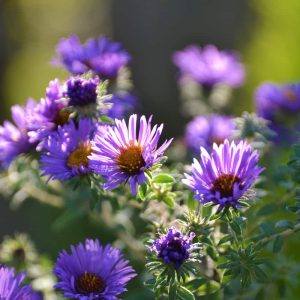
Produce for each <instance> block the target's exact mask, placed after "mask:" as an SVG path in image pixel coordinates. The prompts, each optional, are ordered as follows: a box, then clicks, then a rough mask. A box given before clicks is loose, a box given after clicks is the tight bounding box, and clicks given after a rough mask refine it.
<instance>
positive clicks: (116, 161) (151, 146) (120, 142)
mask: <svg viewBox="0 0 300 300" xmlns="http://www.w3.org/2000/svg"><path fill="white" fill-rule="evenodd" d="M151 120H152V118H151V117H150V118H149V120H148V122H147V120H146V118H145V116H142V117H141V118H140V126H139V131H138V136H137V124H136V123H137V115H131V116H130V118H129V122H128V126H127V125H126V123H125V120H124V119H123V120H118V119H116V120H115V123H116V124H115V126H113V127H110V128H108V131H107V134H106V135H105V136H103V135H100V134H96V136H95V139H94V142H93V146H92V154H91V156H90V157H89V159H90V168H91V169H92V170H93V171H94V172H95V173H97V174H100V175H103V176H104V177H105V180H106V183H105V184H104V185H103V186H102V187H103V188H106V189H112V188H114V187H116V186H118V185H119V184H120V183H121V182H123V181H127V180H129V182H130V185H131V189H132V193H133V194H134V195H135V194H136V189H137V184H140V185H141V184H142V183H143V182H146V180H147V178H146V175H145V173H146V171H147V170H149V169H150V168H151V167H153V165H154V164H156V163H158V162H159V161H160V160H161V158H162V155H163V153H164V151H165V150H166V149H167V148H168V146H169V145H170V143H171V141H172V140H169V141H165V142H164V143H163V144H162V146H160V147H159V148H157V145H158V140H159V138H160V136H161V132H162V129H163V124H161V125H160V126H159V127H158V128H157V125H155V126H154V127H153V128H151Z"/></svg>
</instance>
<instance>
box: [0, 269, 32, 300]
mask: <svg viewBox="0 0 300 300" xmlns="http://www.w3.org/2000/svg"><path fill="white" fill-rule="evenodd" d="M24 278H25V273H20V274H18V275H15V271H14V269H13V268H7V267H4V266H1V267H0V299H3V300H34V296H33V294H32V292H31V286H29V285H24V286H23V287H22V286H21V283H22V281H23V280H24Z"/></svg>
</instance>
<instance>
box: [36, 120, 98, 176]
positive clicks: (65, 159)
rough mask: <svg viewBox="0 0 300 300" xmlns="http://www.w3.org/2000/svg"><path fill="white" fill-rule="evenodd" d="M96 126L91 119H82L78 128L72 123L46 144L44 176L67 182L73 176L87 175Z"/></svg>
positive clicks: (49, 138) (42, 160) (42, 164)
mask: <svg viewBox="0 0 300 300" xmlns="http://www.w3.org/2000/svg"><path fill="white" fill-rule="evenodd" d="M95 129H96V126H95V125H94V124H93V122H92V121H91V120H90V119H80V120H79V123H78V127H76V125H75V123H74V122H73V121H71V122H70V123H69V124H66V125H64V126H61V127H59V128H58V129H57V132H55V133H53V134H52V135H50V136H49V137H48V139H47V140H46V141H45V143H44V149H45V152H43V153H42V154H41V167H40V168H41V170H42V171H43V173H42V176H45V175H48V176H49V179H48V180H52V179H58V180H60V181H65V180H67V179H69V178H71V177H73V176H77V175H83V174H87V173H88V172H89V171H90V168H89V167H88V156H89V155H90V154H91V152H92V150H91V142H90V141H91V139H92V138H93V134H94V131H95Z"/></svg>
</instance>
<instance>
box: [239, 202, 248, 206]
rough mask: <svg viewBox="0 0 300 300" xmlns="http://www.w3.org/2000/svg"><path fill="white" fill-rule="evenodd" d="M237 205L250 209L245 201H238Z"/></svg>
mask: <svg viewBox="0 0 300 300" xmlns="http://www.w3.org/2000/svg"><path fill="white" fill-rule="evenodd" d="M238 204H240V205H241V206H244V207H250V204H249V203H248V202H246V201H238Z"/></svg>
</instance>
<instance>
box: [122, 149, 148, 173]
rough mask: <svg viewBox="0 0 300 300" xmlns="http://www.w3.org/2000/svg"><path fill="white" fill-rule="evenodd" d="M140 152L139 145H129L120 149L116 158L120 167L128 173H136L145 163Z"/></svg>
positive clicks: (141, 150)
mask: <svg viewBox="0 0 300 300" xmlns="http://www.w3.org/2000/svg"><path fill="white" fill-rule="evenodd" d="M142 152H143V149H142V148H141V146H139V145H130V146H129V147H127V148H124V149H122V150H121V152H120V154H119V156H118V158H117V163H118V165H119V167H120V169H121V170H122V171H124V172H125V173H127V174H129V175H135V174H137V173H138V172H139V171H140V169H141V168H142V167H144V166H145V165H146V162H145V160H144V158H143V155H142Z"/></svg>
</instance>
